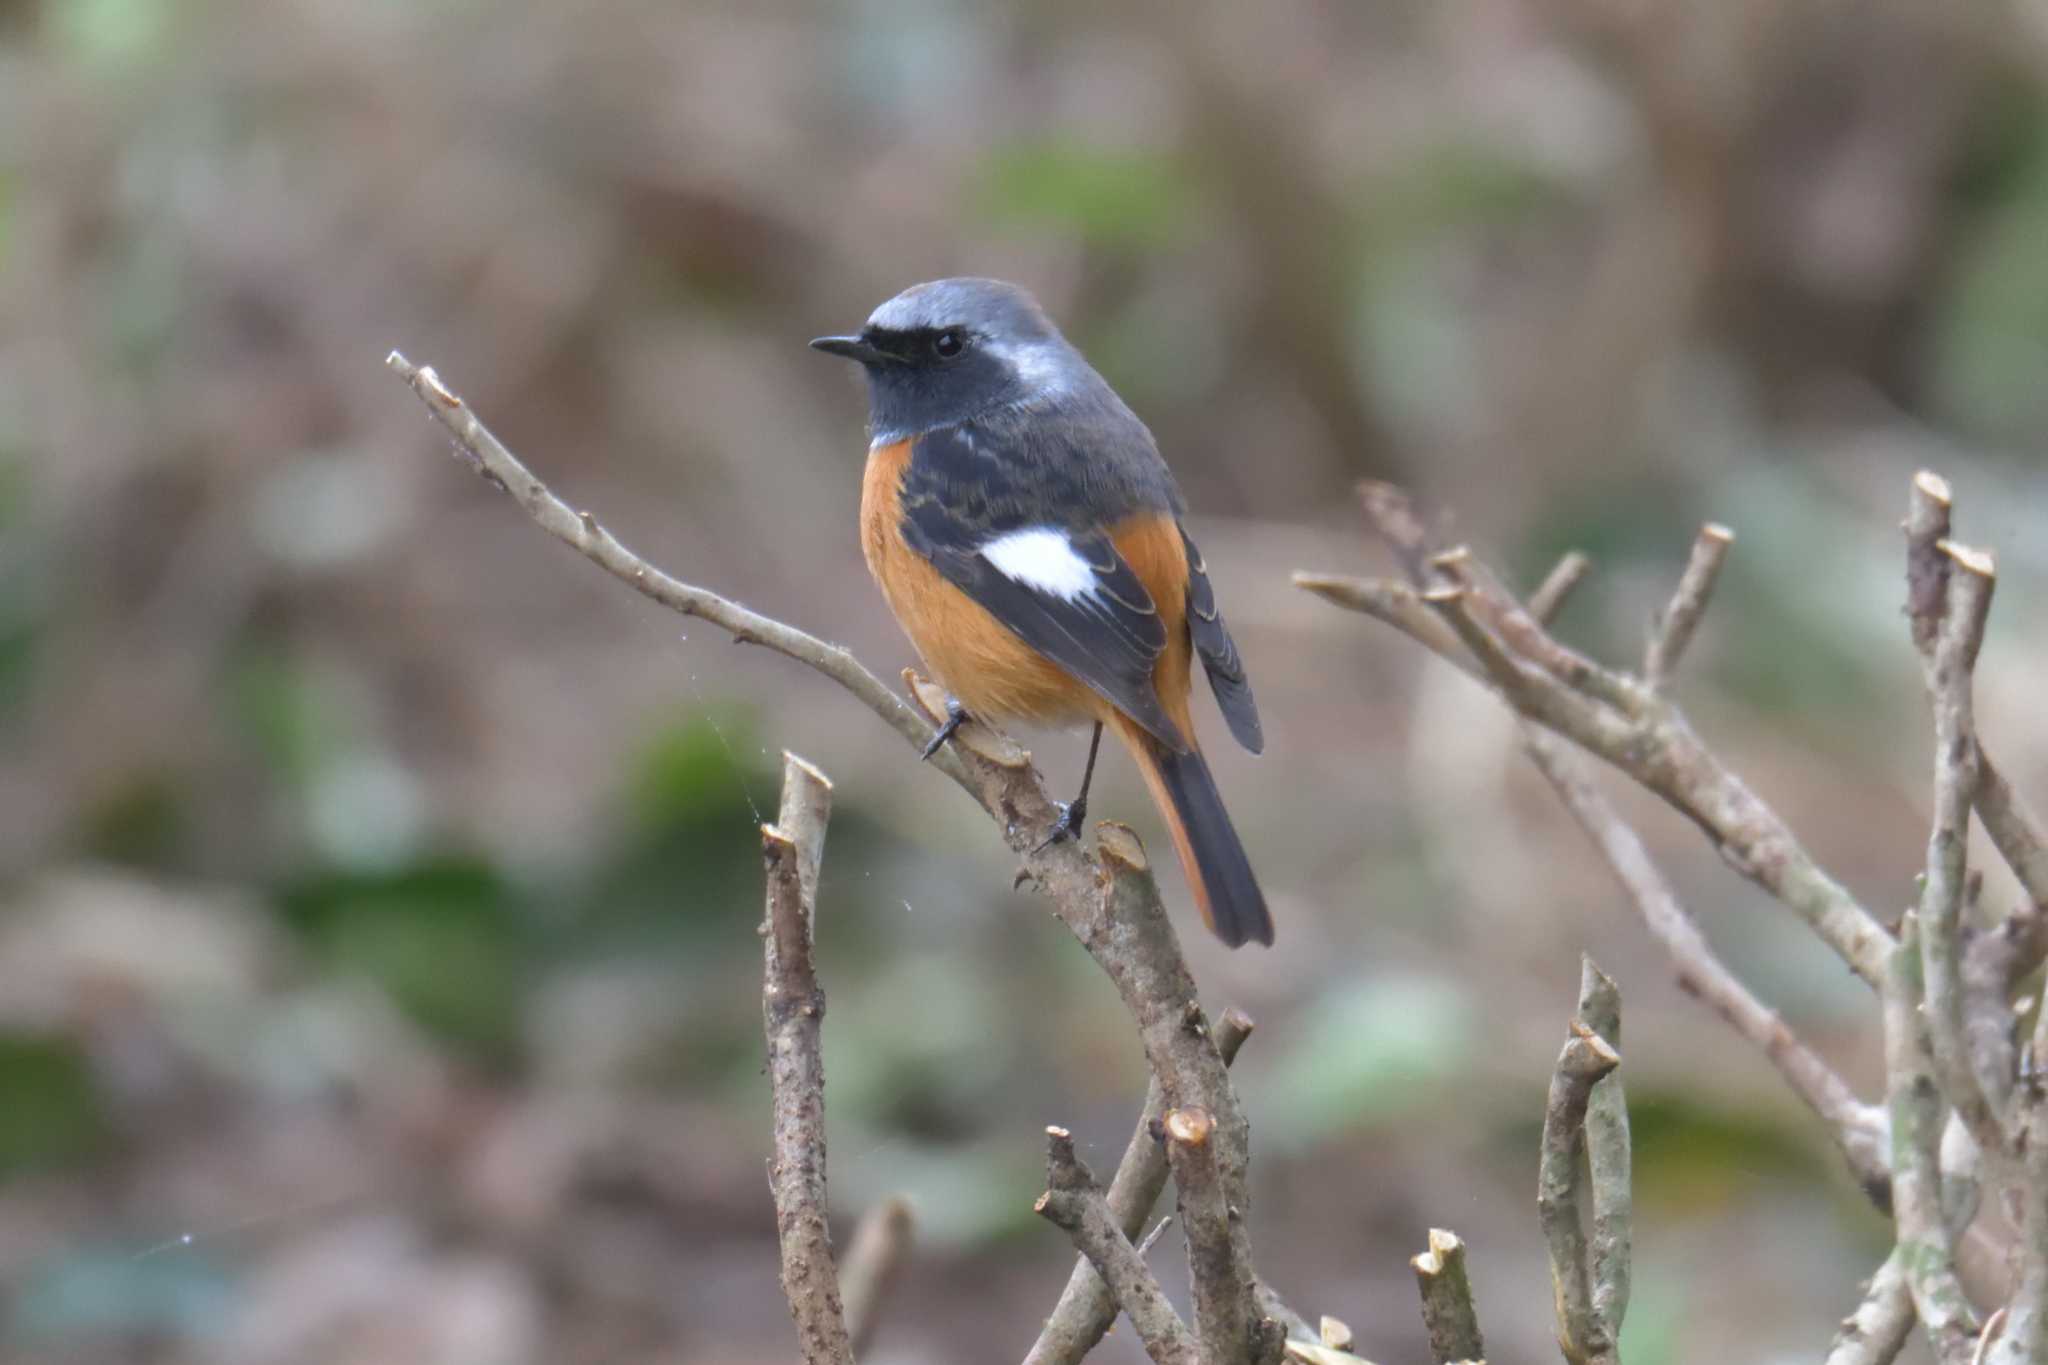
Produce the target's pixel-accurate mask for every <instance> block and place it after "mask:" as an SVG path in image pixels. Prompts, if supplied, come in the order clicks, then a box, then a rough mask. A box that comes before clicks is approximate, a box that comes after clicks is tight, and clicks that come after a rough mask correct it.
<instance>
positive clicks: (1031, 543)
mask: <svg viewBox="0 0 2048 1365" xmlns="http://www.w3.org/2000/svg"><path fill="white" fill-rule="evenodd" d="M981 557H982V558H983V559H986V560H987V561H988V562H989V563H991V564H993V565H995V567H996V572H998V573H1000V574H1002V575H1003V577H1005V578H1008V579H1010V580H1012V581H1013V582H1017V583H1022V584H1023V585H1024V586H1025V587H1027V588H1030V589H1031V590H1032V591H1034V592H1042V593H1044V594H1045V595H1046V596H1048V597H1057V598H1059V599H1060V600H1061V601H1062V602H1072V601H1074V600H1076V599H1077V598H1082V597H1086V596H1088V595H1090V594H1091V593H1093V592H1094V591H1095V586H1096V584H1095V570H1094V568H1093V567H1092V566H1090V564H1089V563H1088V561H1087V560H1085V559H1083V558H1082V557H1081V555H1080V553H1079V552H1078V551H1076V550H1075V549H1074V547H1073V545H1072V544H1071V543H1070V542H1069V541H1068V540H1067V536H1066V533H1065V532H1064V531H1060V530H1056V529H1055V528H1053V527H1051V526H1027V527H1025V528H1024V529H1023V530H1021V531H1011V532H1009V533H1008V534H1006V535H1000V536H997V537H996V538H995V539H994V540H991V541H989V542H988V543H987V544H985V545H983V546H982V547H981Z"/></svg>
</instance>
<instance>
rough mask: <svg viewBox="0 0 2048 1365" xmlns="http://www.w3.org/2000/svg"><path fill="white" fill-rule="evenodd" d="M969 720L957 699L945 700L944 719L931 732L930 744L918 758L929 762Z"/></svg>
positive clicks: (964, 708)
mask: <svg viewBox="0 0 2048 1365" xmlns="http://www.w3.org/2000/svg"><path fill="white" fill-rule="evenodd" d="M970 719H971V717H970V716H968V714H967V708H966V707H964V706H962V705H961V704H960V702H959V699H958V698H955V697H948V698H946V719H945V720H944V722H942V723H941V724H940V726H939V728H938V729H936V730H934V731H932V737H931V740H930V742H928V743H927V744H926V745H925V746H924V752H923V753H921V754H919V755H918V757H919V758H921V759H926V760H929V759H930V758H931V756H932V755H933V754H935V753H937V752H938V751H939V747H940V746H941V745H943V744H944V743H945V742H946V741H947V740H949V739H951V738H952V737H953V736H954V734H955V733H956V732H957V731H958V730H959V729H960V727H961V726H963V725H965V724H966V723H967V722H968V721H969V720H970Z"/></svg>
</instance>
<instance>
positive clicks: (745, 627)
mask: <svg viewBox="0 0 2048 1365" xmlns="http://www.w3.org/2000/svg"><path fill="white" fill-rule="evenodd" d="M384 363H385V364H386V365H387V366H389V367H390V368H391V370H392V371H394V372H395V373H396V374H398V375H399V376H400V377H401V378H402V379H404V380H405V382H406V383H407V384H409V385H411V386H412V390H413V392H414V393H416V394H418V395H419V397H420V401H421V402H423V403H425V404H426V405H427V411H428V412H430V413H432V414H433V415H434V420H435V421H437V422H439V423H440V424H441V425H442V426H444V427H446V428H447V429H448V433H449V435H451V436H453V437H454V438H455V446H456V449H457V451H458V452H459V453H460V454H461V455H462V457H463V461H464V463H466V464H467V465H469V467H470V468H471V469H472V470H474V471H475V472H476V473H477V474H478V475H479V476H481V477H482V478H483V480H484V482H486V483H489V484H491V485H493V486H494V487H496V488H499V489H501V490H502V491H504V492H506V493H509V494H511V495H512V497H513V499H514V500H515V501H517V502H518V503H519V505H520V506H521V507H523V508H525V509H526V513H527V515H528V516H530V517H532V518H533V519H534V520H535V521H536V522H538V523H540V527H541V529H542V530H544V531H546V532H547V533H548V534H549V535H551V536H553V537H555V539H557V540H560V541H562V542H563V543H565V544H567V545H568V546H570V547H571V548H572V549H574V550H576V551H577V552H578V553H579V554H581V555H583V556H584V557H585V558H586V559H589V560H590V561H591V562H592V563H594V564H596V565H597V566H598V567H599V568H601V569H603V570H604V571H605V572H606V573H608V574H610V575H611V576H612V577H614V578H616V579H618V580H619V581H620V582H622V583H625V584H627V585H629V586H631V587H632V588H634V589H636V590H637V591H639V592H641V593H643V594H645V595H646V596H648V597H651V598H653V599H654V600H655V601H657V602H659V603H661V604H662V605H663V606H665V607H667V608H669V609H670V610H671V611H678V612H681V613H682V614H683V615H685V616H694V617H696V618H698V619H699V620H703V621H709V622H710V623H711V624H712V625H714V626H717V627H719V628H720V629H722V630H724V631H726V632H727V633H729V634H730V635H731V636H732V637H733V639H734V641H735V642H737V643H740V644H757V645H764V646H766V647H767V648H769V649H772V650H774V651H775V652H776V653H777V654H782V655H786V656H787V657H789V658H792V659H795V660H796V661H797V662H798V663H802V664H808V665H809V666H810V667H812V668H814V669H816V670H817V671H818V672H820V673H822V674H824V675H825V676H826V677H828V678H830V679H832V681H834V682H836V683H838V684H839V685H840V686H841V687H843V688H845V689H846V690H847V691H849V692H851V693H852V694H853V695H854V696H855V697H857V698H859V699H860V701H861V703H862V704H863V705H864V706H866V707H867V708H868V709H869V710H870V711H873V712H874V713H875V714H876V715H878V716H880V717H881V718H882V719H883V720H884V721H886V722H887V723H888V724H889V725H890V727H891V728H893V729H894V730H895V731H896V732H897V733H898V734H900V735H902V736H903V738H904V739H906V740H907V741H909V742H910V743H911V744H913V745H915V746H917V747H918V748H920V749H922V748H923V747H924V744H925V741H926V740H927V739H929V738H931V731H930V729H929V727H927V726H925V725H923V724H921V723H920V722H919V720H918V718H917V715H916V713H915V712H913V711H912V710H911V709H910V707H909V706H908V705H906V704H905V703H904V701H903V699H902V698H901V697H899V696H897V695H896V694H895V693H894V692H891V691H890V690H889V688H888V687H887V686H886V685H885V684H884V683H883V682H882V680H881V679H880V678H877V677H876V676H875V675H874V674H872V673H870V672H868V670H867V669H866V668H864V667H862V666H861V662H860V660H858V659H856V658H854V657H853V654H852V653H851V652H850V651H848V650H847V649H846V648H844V647H843V646H840V645H834V644H827V643H826V642H825V641H823V640H820V639H818V638H817V637H816V636H814V635H808V634H806V633H804V632H803V631H801V630H798V629H797V628H796V627H794V626H791V625H786V624H784V623H783V622H781V621H777V620H775V619H774V618H773V617H768V616H763V615H761V614H760V613H759V612H754V611H749V610H748V609H747V608H745V607H743V606H741V605H740V604H739V603H737V602H734V601H731V600H730V599H728V598H724V597H721V596H719V595H718V594H717V593H715V592H711V591H709V590H708V589H705V588H698V587H692V586H691V585H690V584H688V583H683V582H679V581H678V580H676V579H674V578H671V577H669V576H668V575H667V574H665V573H663V572H662V571H661V570H659V569H657V568H655V567H654V566H653V565H651V564H649V563H648V562H647V561H646V560H644V559H642V558H640V556H638V555H636V554H634V553H633V552H632V551H631V550H629V549H627V548H626V547H625V546H624V545H623V544H621V543H620V542H619V540H618V538H617V537H615V536H613V535H612V533H611V532H610V531H607V530H606V529H605V528H604V527H603V526H602V525H601V524H599V522H598V520H597V518H596V517H595V516H593V515H591V514H590V513H589V512H578V511H575V510H574V509H572V508H571V507H570V506H569V504H568V503H566V502H563V501H562V500H561V499H560V498H559V497H557V496H556V495H555V492H554V490H553V489H551V488H549V487H548V486H547V485H546V484H544V483H542V482H541V481H540V480H539V479H538V478H536V477H535V476H534V475H533V474H532V473H531V472H530V471H529V470H528V469H527V468H526V466H525V465H524V464H522V463H520V461H519V458H518V457H517V456H515V455H514V454H513V453H512V452H511V451H510V450H508V449H506V448H505V445H504V443H503V442H501V441H500V440H499V439H498V438H497V437H496V436H494V435H492V434H491V431H490V429H489V428H488V427H486V426H485V425H484V424H483V423H482V422H481V421H479V420H477V416H476V414H475V413H474V412H472V411H471V410H470V408H469V405H468V404H467V403H465V402H463V401H462V398H461V397H460V396H459V395H458V394H456V393H455V392H454V391H453V390H452V389H450V388H449V387H448V386H447V385H446V384H444V383H442V382H441V377H440V376H439V375H438V374H436V373H435V372H434V368H433V366H431V365H415V364H413V363H412V362H411V361H410V360H407V359H406V358H405V357H404V356H403V355H402V354H400V353H399V352H397V351H393V352H392V353H391V354H390V355H388V356H386V357H385V358H384ZM932 761H933V763H934V764H935V765H937V766H938V767H940V768H941V769H942V770H943V771H945V772H946V773H947V774H948V775H949V776H951V777H953V778H954V780H956V781H959V782H961V783H962V784H963V785H966V779H965V777H964V776H963V774H962V773H961V772H960V770H959V766H958V764H956V763H955V762H953V760H952V757H951V755H949V754H947V753H945V752H944V751H941V752H940V753H937V754H934V755H933V756H932ZM970 789H971V788H970Z"/></svg>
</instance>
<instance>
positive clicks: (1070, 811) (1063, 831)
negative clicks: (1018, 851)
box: [1031, 798, 1088, 853]
mask: <svg viewBox="0 0 2048 1365" xmlns="http://www.w3.org/2000/svg"><path fill="white" fill-rule="evenodd" d="M1053 804H1054V805H1055V806H1057V807H1059V812H1060V818H1059V819H1057V820H1055V821H1053V822H1052V830H1051V832H1050V833H1048V834H1047V835H1046V836H1045V838H1044V839H1042V840H1041V841H1039V844H1038V847H1036V848H1034V849H1032V850H1031V851H1032V852H1033V853H1043V852H1045V851H1046V850H1047V849H1049V848H1051V847H1052V846H1053V845H1054V844H1056V843H1058V842H1059V841H1060V840H1062V839H1078V838H1080V837H1081V822H1082V821H1083V820H1085V819H1087V818H1088V802H1087V800H1086V798H1083V799H1081V800H1077V801H1055V802H1053Z"/></svg>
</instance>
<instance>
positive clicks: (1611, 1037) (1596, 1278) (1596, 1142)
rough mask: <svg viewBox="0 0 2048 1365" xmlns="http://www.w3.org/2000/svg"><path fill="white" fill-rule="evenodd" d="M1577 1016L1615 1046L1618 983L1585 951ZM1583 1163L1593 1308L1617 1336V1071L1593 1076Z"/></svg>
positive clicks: (1620, 1314)
mask: <svg viewBox="0 0 2048 1365" xmlns="http://www.w3.org/2000/svg"><path fill="white" fill-rule="evenodd" d="M1579 1019H1580V1021H1581V1022H1582V1023H1584V1024H1585V1025H1586V1027H1587V1028H1590V1029H1592V1030H1593V1032H1595V1033H1597V1034H1599V1035H1600V1037H1601V1039H1602V1040H1603V1041H1605V1042H1606V1044H1607V1045H1608V1046H1609V1047H1611V1048H1614V1049H1616V1050H1617V1051H1618V1050H1619V1049H1620V1047H1621V989H1620V988H1619V987H1618V986H1616V985H1615V984H1614V981H1613V979H1612V978H1611V977H1609V976H1608V975H1607V973H1605V972H1603V971H1601V970H1600V967H1599V965H1598V964H1597V963H1595V962H1594V961H1593V959H1592V958H1591V957H1590V956H1583V957H1581V958H1580V960H1579ZM1586 1164H1587V1167H1588V1169H1589V1170H1590V1171H1591V1174H1592V1186H1593V1259H1592V1260H1591V1262H1590V1263H1589V1268H1590V1270H1591V1273H1592V1285H1593V1311H1594V1312H1595V1313H1597V1314H1598V1315H1599V1317H1600V1325H1601V1327H1603V1328H1604V1329H1606V1332H1607V1339H1608V1340H1609V1341H1620V1340H1621V1320H1622V1319H1623V1318H1624V1317H1626V1316H1627V1314H1628V1290H1629V1264H1630V1242H1631V1239H1632V1238H1633V1235H1634V1231H1633V1228H1634V1217H1635V1205H1634V1194H1633V1190H1632V1182H1631V1178H1630V1169H1629V1168H1630V1156H1629V1137H1628V1098H1627V1096H1626V1095H1624V1094H1623V1092H1622V1086H1621V1072H1620V1071H1618V1070H1617V1071H1614V1072H1611V1073H1609V1074H1608V1075H1606V1076H1604V1077H1602V1078H1601V1079H1600V1080H1598V1081H1596V1082H1594V1084H1593V1093H1592V1096H1591V1098H1590V1099H1589V1100H1588V1101H1587V1104H1586Z"/></svg>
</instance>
